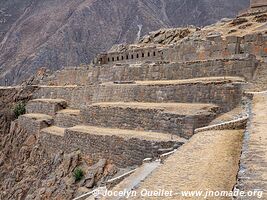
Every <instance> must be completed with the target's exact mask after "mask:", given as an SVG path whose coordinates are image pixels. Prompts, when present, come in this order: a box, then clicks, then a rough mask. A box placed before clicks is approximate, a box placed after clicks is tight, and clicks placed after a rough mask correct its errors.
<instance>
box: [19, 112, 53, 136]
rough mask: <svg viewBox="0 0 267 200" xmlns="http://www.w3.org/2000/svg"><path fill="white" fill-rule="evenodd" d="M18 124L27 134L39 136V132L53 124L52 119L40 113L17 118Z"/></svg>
mask: <svg viewBox="0 0 267 200" xmlns="http://www.w3.org/2000/svg"><path fill="white" fill-rule="evenodd" d="M18 123H19V125H20V126H21V127H23V128H25V129H26V130H27V132H29V133H32V134H39V132H40V130H41V129H43V128H47V127H49V126H51V125H52V124H53V123H54V120H53V117H51V116H50V115H45V114H40V113H29V114H24V115H21V116H19V118H18Z"/></svg>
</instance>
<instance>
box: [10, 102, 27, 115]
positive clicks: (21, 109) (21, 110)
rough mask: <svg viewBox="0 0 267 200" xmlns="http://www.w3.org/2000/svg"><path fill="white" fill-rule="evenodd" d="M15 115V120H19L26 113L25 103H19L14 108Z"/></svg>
mask: <svg viewBox="0 0 267 200" xmlns="http://www.w3.org/2000/svg"><path fill="white" fill-rule="evenodd" d="M13 113H14V116H15V118H16V119H17V118H18V117H19V116H20V115H24V114H25V113H26V105H25V103H23V102H19V103H17V104H16V105H15V107H14V108H13Z"/></svg>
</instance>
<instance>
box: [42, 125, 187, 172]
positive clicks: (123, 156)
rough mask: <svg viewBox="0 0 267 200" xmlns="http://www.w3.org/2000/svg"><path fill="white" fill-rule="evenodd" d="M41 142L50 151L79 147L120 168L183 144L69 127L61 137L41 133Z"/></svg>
mask: <svg viewBox="0 0 267 200" xmlns="http://www.w3.org/2000/svg"><path fill="white" fill-rule="evenodd" d="M40 141H41V143H42V145H44V146H45V147H46V148H47V150H50V151H53V152H55V151H64V152H72V151H74V150H78V149H79V150H81V152H82V153H84V154H86V155H87V156H88V158H89V159H92V160H93V161H98V160H99V159H103V158H106V159H109V160H112V161H113V162H114V163H115V164H116V165H118V166H119V167H128V166H134V165H140V164H142V161H143V159H145V158H156V157H158V156H159V155H160V154H161V153H162V152H161V151H160V149H167V148H173V147H175V148H178V147H179V146H181V145H182V143H181V142H177V141H149V140H142V139H138V138H129V139H125V138H122V137H118V136H115V135H113V136H112V135H110V136H107V135H94V134H93V133H92V134H86V133H84V132H77V131H73V130H71V129H67V130H66V131H65V134H64V136H59V135H52V134H49V133H45V132H41V134H40Z"/></svg>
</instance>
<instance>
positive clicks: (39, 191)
mask: <svg viewBox="0 0 267 200" xmlns="http://www.w3.org/2000/svg"><path fill="white" fill-rule="evenodd" d="M0 89H1V88H0ZM34 90H35V88H34V87H27V88H17V89H5V90H2V89H1V91H0V137H1V140H0V190H1V191H2V192H1V193H0V199H5V200H13V199H28V200H30V199H73V198H74V197H75V196H77V195H80V194H81V193H82V192H88V191H90V189H91V188H93V187H95V186H96V185H99V184H101V182H102V181H103V180H104V179H109V178H110V177H112V176H113V175H114V174H115V173H116V172H117V171H118V168H117V167H116V166H115V165H113V164H112V163H111V162H109V161H108V160H105V159H101V160H99V162H98V163H95V164H93V163H92V162H91V160H89V159H88V158H86V156H84V155H82V154H81V153H80V151H75V152H72V153H69V154H66V153H63V152H48V151H47V150H46V148H45V147H44V146H42V145H41V144H40V142H39V139H38V134H35V135H33V134H30V133H28V132H27V131H26V130H24V129H23V128H22V127H20V126H19V124H18V123H17V121H16V120H15V121H13V122H11V121H12V120H14V116H13V112H12V107H13V106H14V104H16V103H17V102H19V101H24V102H27V101H28V100H29V99H30V98H31V94H32V93H33V91H34ZM76 168H80V169H82V170H83V172H84V176H83V178H82V180H80V181H75V178H74V176H73V173H74V170H75V169H76Z"/></svg>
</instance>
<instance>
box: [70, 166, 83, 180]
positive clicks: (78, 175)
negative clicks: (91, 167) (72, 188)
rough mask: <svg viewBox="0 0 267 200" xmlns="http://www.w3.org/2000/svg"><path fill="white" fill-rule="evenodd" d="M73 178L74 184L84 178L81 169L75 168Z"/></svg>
mask: <svg viewBox="0 0 267 200" xmlns="http://www.w3.org/2000/svg"><path fill="white" fill-rule="evenodd" d="M73 176H74V179H75V181H76V182H77V181H80V180H82V178H83V177H84V172H83V170H82V169H81V168H76V169H75V170H74V172H73Z"/></svg>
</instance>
